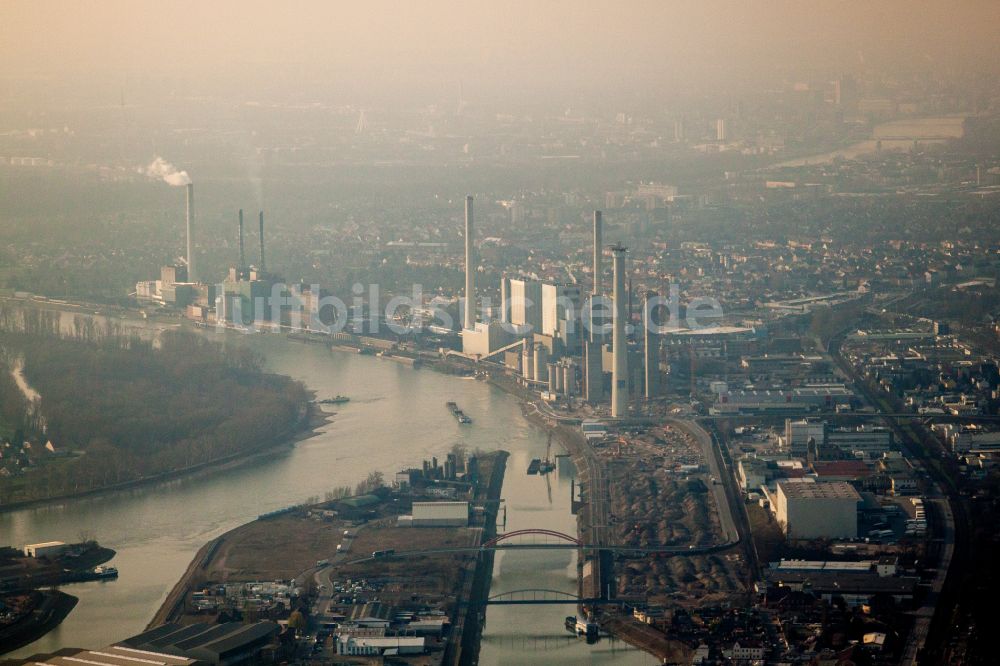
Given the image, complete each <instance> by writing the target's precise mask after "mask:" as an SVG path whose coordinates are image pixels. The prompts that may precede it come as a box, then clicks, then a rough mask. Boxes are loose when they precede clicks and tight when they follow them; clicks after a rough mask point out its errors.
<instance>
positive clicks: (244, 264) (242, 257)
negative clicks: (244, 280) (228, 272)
mask: <svg viewBox="0 0 1000 666" xmlns="http://www.w3.org/2000/svg"><path fill="white" fill-rule="evenodd" d="M246 267H247V257H246V253H245V252H244V247H243V209H242V208H240V263H239V270H240V275H243V272H244V271H245V270H246Z"/></svg>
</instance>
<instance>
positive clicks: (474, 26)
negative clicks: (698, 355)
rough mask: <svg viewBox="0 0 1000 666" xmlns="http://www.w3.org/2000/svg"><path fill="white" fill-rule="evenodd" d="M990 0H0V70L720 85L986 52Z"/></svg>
mask: <svg viewBox="0 0 1000 666" xmlns="http://www.w3.org/2000/svg"><path fill="white" fill-rule="evenodd" d="M998 34H1000V0H858V1H855V0H845V1H838V0H816V1H811V0H729V1H726V2H716V1H712V0H692V1H687V0H651V1H645V0H640V1H633V2H629V1H628V0H619V1H618V2H596V1H588V0H576V1H562V0H528V1H521V0H514V1H511V0H503V1H497V2H489V3H487V2H476V1H474V0H467V1H465V2H441V1H427V0H413V1H411V2H386V1H382V0H354V1H351V2H343V1H337V0H329V1H325V2H257V1H255V0H199V1H197V2H185V1H181V2H162V1H158V2H152V1H147V0H121V1H118V0H105V1H102V0H92V1H89V2H82V1H77V0H2V1H0V76H2V77H3V78H5V79H7V80H8V81H9V80H10V79H11V78H15V79H20V78H27V77H37V76H43V77H47V78H50V79H51V80H54V81H56V82H59V81H60V80H61V79H65V80H69V81H76V82H84V81H87V80H89V79H90V78H94V79H97V80H98V81H99V80H102V79H112V80H114V82H115V83H114V85H115V86H116V87H117V86H118V85H120V82H121V81H122V80H123V79H132V80H139V79H142V78H143V77H148V76H164V75H165V76H167V77H170V78H171V79H175V80H178V81H183V82H189V83H190V84H191V85H192V86H196V87H198V88H199V89H201V88H202V87H203V86H211V85H214V84H216V83H218V82H220V81H227V80H228V81H229V82H234V81H247V80H254V79H257V80H261V81H271V80H273V81H274V82H275V84H280V83H282V82H285V83H291V82H303V81H310V82H314V83H315V84H317V85H321V86H323V87H328V88H330V89H342V90H343V91H345V93H346V92H349V91H366V90H367V91H374V92H379V93H384V92H386V91H392V90H399V91H401V92H402V91H410V90H420V89H422V88H428V89H433V88H440V89H442V90H443V89H447V88H457V85H458V81H461V82H462V84H463V85H464V86H465V88H466V91H467V92H468V93H470V95H474V94H475V93H476V91H493V92H494V94H495V93H496V92H497V91H502V90H504V89H505V88H507V87H510V88H516V89H520V90H525V89H537V90H546V89H552V88H565V89H567V90H571V89H580V88H582V89H589V90H594V89H600V88H601V87H603V86H607V85H612V86H613V85H622V84H624V85H634V86H649V87H656V86H670V85H675V84H688V83H690V82H693V81H700V82H705V83H708V84H710V85H718V86H725V85H731V84H732V83H734V82H737V81H740V80H746V78H747V77H756V76H758V75H760V74H762V73H764V74H769V76H766V77H762V78H771V79H772V80H773V79H774V78H775V76H774V74H773V72H775V69H776V68H778V67H782V68H783V69H786V70H793V71H794V70H795V69H796V68H799V67H801V68H802V70H804V71H808V70H809V69H810V68H815V67H823V66H825V67H829V68H830V69H832V70H834V71H836V70H843V69H845V68H848V67H851V66H854V65H855V64H856V63H857V62H858V60H859V53H864V56H865V58H866V60H868V61H869V62H880V61H883V60H884V59H885V58H886V57H892V58H893V59H894V60H895V61H896V62H900V63H904V64H908V65H909V66H911V67H917V68H919V67H922V66H934V65H936V64H937V65H940V64H942V63H943V62H944V61H945V60H951V61H952V62H961V63H963V64H967V65H968V66H969V67H982V66H984V65H986V64H991V65H995V64H996V63H997V62H998V61H1000V46H998V43H1000V40H998V39H997V36H998Z"/></svg>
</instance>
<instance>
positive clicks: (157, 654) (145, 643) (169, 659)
mask: <svg viewBox="0 0 1000 666" xmlns="http://www.w3.org/2000/svg"><path fill="white" fill-rule="evenodd" d="M279 632H280V627H279V626H278V625H277V624H275V623H274V622H268V621H264V622H253V623H250V624H244V623H242V622H225V623H223V624H208V623H198V624H192V625H188V626H182V625H180V624H174V623H172V624H164V625H161V626H159V627H156V628H155V629H150V630H148V631H144V632H142V633H141V634H139V635H137V636H133V637H132V638H128V639H125V640H124V641H121V642H120V643H117V644H115V645H109V646H107V647H104V648H101V649H100V650H85V649H80V648H63V649H61V650H59V651H58V652H53V653H50V654H36V655H33V656H31V657H29V658H27V659H25V660H23V661H15V662H12V663H14V664H51V665H53V666H78V665H79V664H96V665H98V666H136V665H137V664H157V665H159V666H221V665H225V666H229V665H230V664H261V663H272V662H273V661H274V656H275V650H276V649H277V644H276V640H277V638H278V634H279Z"/></svg>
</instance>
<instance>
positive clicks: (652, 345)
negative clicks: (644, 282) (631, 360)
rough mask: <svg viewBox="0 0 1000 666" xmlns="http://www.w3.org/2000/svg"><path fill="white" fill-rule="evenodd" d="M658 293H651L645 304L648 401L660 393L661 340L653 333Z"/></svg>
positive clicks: (643, 309) (645, 356) (644, 336)
mask: <svg viewBox="0 0 1000 666" xmlns="http://www.w3.org/2000/svg"><path fill="white" fill-rule="evenodd" d="M656 296H657V294H656V292H655V291H650V292H648V293H647V294H646V300H645V301H644V302H643V306H642V311H643V316H642V318H643V338H642V342H643V356H644V362H643V369H644V371H645V373H646V374H645V377H644V382H643V384H644V386H645V389H646V399H647V400H650V399H652V398H655V397H656V396H657V395H658V394H659V391H660V358H659V356H660V348H659V338H658V337H657V335H656V333H654V332H653V326H654V325H655V322H654V321H653V303H654V302H655V299H656Z"/></svg>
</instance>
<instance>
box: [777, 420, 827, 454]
mask: <svg viewBox="0 0 1000 666" xmlns="http://www.w3.org/2000/svg"><path fill="white" fill-rule="evenodd" d="M825 434H826V424H825V423H823V422H822V421H812V420H807V419H801V420H798V421H793V420H792V419H785V438H784V439H783V440H782V442H781V444H782V448H783V449H785V450H786V451H789V452H791V454H792V455H793V456H797V457H800V458H802V457H805V455H806V453H807V452H808V450H809V442H813V443H814V444H815V445H816V446H819V445H821V444H822V443H823V439H824V437H825Z"/></svg>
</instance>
